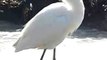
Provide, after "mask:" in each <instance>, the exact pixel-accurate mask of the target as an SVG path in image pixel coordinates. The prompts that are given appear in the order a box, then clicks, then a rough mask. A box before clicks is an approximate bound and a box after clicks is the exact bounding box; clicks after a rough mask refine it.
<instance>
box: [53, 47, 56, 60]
mask: <svg viewBox="0 0 107 60" xmlns="http://www.w3.org/2000/svg"><path fill="white" fill-rule="evenodd" d="M53 60H56V48H54V51H53Z"/></svg>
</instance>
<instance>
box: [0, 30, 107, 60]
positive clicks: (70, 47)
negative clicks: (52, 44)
mask: <svg viewBox="0 0 107 60" xmlns="http://www.w3.org/2000/svg"><path fill="white" fill-rule="evenodd" d="M77 32H78V31H77ZM19 35H20V32H0V56H1V57H0V59H1V60H22V59H23V60H40V57H41V54H42V52H43V50H39V49H29V50H24V51H21V52H18V53H15V52H14V50H15V48H14V47H13V46H12V45H13V44H14V43H15V42H16V41H17V39H18V37H19ZM74 35H75V34H74ZM52 54H53V50H47V51H46V55H45V57H44V60H52ZM56 59H57V60H107V38H104V37H103V38H100V39H99V38H92V37H85V38H77V36H76V37H75V38H66V39H65V40H64V42H63V43H61V44H60V45H59V46H58V47H57V51H56Z"/></svg>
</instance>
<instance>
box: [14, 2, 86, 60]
mask: <svg viewBox="0 0 107 60" xmlns="http://www.w3.org/2000/svg"><path fill="white" fill-rule="evenodd" d="M83 18H84V5H83V1H82V0H62V2H57V3H53V4H51V5H49V6H47V7H45V8H44V9H43V10H41V11H40V12H39V13H38V14H37V15H35V16H34V17H33V18H32V19H31V20H30V21H29V22H28V23H27V24H26V26H25V28H24V29H23V30H22V34H21V36H20V38H19V40H18V41H17V42H16V43H15V44H14V46H15V48H16V50H15V51H16V52H19V51H21V50H25V49H30V48H38V49H44V52H43V54H42V56H41V60H42V59H43V56H44V54H45V51H46V49H54V52H53V53H54V54H53V56H54V57H53V60H55V48H56V46H57V45H58V44H60V43H61V42H62V41H63V40H64V38H65V37H66V36H67V34H68V33H69V32H71V33H73V32H74V31H75V30H76V29H77V28H78V27H79V26H80V24H81V23H82V21H83Z"/></svg>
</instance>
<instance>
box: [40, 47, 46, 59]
mask: <svg viewBox="0 0 107 60" xmlns="http://www.w3.org/2000/svg"><path fill="white" fill-rule="evenodd" d="M45 52H46V49H44V51H43V54H42V56H41V58H40V60H43V57H44V55H45Z"/></svg>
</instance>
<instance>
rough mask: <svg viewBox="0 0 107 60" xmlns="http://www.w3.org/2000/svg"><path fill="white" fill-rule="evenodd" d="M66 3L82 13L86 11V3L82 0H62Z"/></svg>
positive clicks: (73, 9)
mask: <svg viewBox="0 0 107 60" xmlns="http://www.w3.org/2000/svg"><path fill="white" fill-rule="evenodd" d="M62 1H63V2H64V3H65V4H66V5H68V6H69V7H70V8H71V9H72V11H74V12H76V13H80V12H83V11H84V4H83V1H82V0H62Z"/></svg>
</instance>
